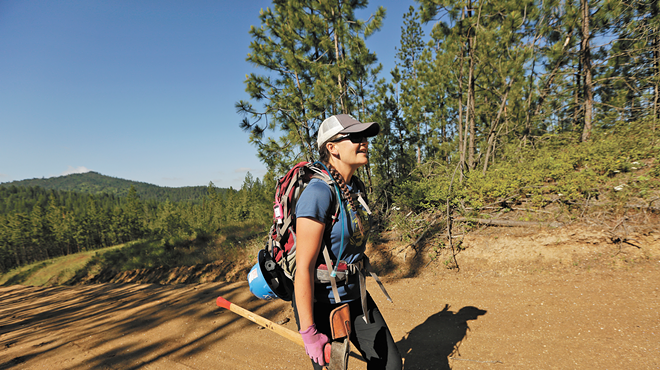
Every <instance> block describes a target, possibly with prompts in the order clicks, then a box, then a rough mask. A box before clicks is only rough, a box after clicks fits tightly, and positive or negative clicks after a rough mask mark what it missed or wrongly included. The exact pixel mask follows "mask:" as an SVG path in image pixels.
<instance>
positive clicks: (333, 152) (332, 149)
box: [325, 143, 339, 157]
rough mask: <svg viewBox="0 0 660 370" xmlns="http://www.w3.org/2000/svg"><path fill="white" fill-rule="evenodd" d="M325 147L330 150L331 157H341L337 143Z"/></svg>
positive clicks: (327, 144)
mask: <svg viewBox="0 0 660 370" xmlns="http://www.w3.org/2000/svg"><path fill="white" fill-rule="evenodd" d="M325 147H326V148H327V149H328V153H330V155H331V156H334V157H339V149H337V145H336V144H335V143H326V144H325Z"/></svg>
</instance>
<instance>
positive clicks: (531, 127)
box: [236, 0, 660, 218]
mask: <svg viewBox="0 0 660 370" xmlns="http://www.w3.org/2000/svg"><path fill="white" fill-rule="evenodd" d="M366 6H367V1H366V0H356V1H350V2H346V1H339V0H334V1H333V0H331V1H323V2H317V1H274V2H273V6H272V7H270V8H268V9H266V10H263V11H262V12H261V14H260V19H261V24H260V25H258V26H253V27H252V29H251V31H250V34H251V36H252V43H251V44H250V53H249V54H248V56H247V60H248V61H250V62H251V63H252V64H253V65H254V67H255V69H256V71H255V72H254V73H252V74H250V75H249V76H247V78H246V80H245V84H246V91H247V92H248V93H249V94H250V97H251V98H250V99H249V100H242V101H238V102H237V103H236V109H237V111H238V112H239V113H241V114H242V115H243V120H242V122H241V123H240V126H241V127H242V128H243V129H244V130H246V131H249V132H250V133H251V139H250V140H251V141H252V143H254V145H255V146H256V147H257V148H258V151H259V155H260V157H261V159H262V160H263V162H265V163H266V164H267V165H268V168H269V169H270V171H271V172H270V175H271V176H273V177H277V176H281V175H282V173H283V172H284V171H286V169H287V168H289V167H290V166H291V164H292V163H295V162H297V161H299V160H310V159H314V158H315V157H316V156H317V153H316V145H315V140H316V135H317V131H318V127H319V125H320V124H321V122H322V121H323V120H324V119H325V118H327V117H329V116H331V115H333V114H340V113H348V114H352V115H353V116H354V117H356V118H357V119H359V120H360V121H362V122H372V121H374V122H379V123H380V125H381V133H380V134H379V135H378V136H377V137H375V138H373V139H372V140H371V142H370V166H367V167H364V171H362V172H361V173H360V174H359V175H360V176H361V177H362V178H363V179H364V180H365V183H367V184H368V186H369V187H370V190H371V201H372V202H375V203H376V206H377V208H379V210H380V214H381V216H384V218H391V217H389V216H392V217H393V216H395V214H394V213H392V210H400V211H401V212H405V213H404V214H409V212H413V213H420V212H426V213H431V214H433V213H438V212H445V213H447V214H448V215H451V214H454V212H459V213H461V214H472V215H474V216H478V215H479V214H480V213H481V212H482V211H484V210H486V209H489V208H498V209H502V210H507V209H509V210H510V209H511V208H512V207H513V206H515V205H521V204H524V205H525V207H527V208H526V209H529V210H533V209H537V210H538V209H540V208H542V207H545V206H547V205H549V204H553V205H558V206H559V207H561V209H562V210H563V211H565V212H568V213H567V215H568V216H569V217H570V215H571V212H575V211H576V209H577V214H578V215H579V214H584V210H583V208H584V204H585V202H586V203H588V205H595V204H598V205H602V206H605V207H609V208H608V209H614V208H617V207H618V209H624V208H626V207H627V206H630V204H629V203H630V201H631V199H632V198H630V197H633V196H634V197H638V198H639V199H636V200H635V201H636V202H641V203H640V204H644V205H645V206H646V207H655V206H657V203H655V204H654V203H653V202H654V201H655V200H657V198H658V192H657V190H658V175H659V174H660V171H659V170H658V162H657V157H658V151H659V149H660V147H659V141H658V139H659V135H658V119H659V118H660V110H659V109H658V103H659V96H660V16H659V13H658V2H657V1H654V0H623V1H620V0H619V1H609V0H579V1H555V0H544V1H535V0H526V1H518V0H516V1H508V0H496V1H493V0H487V1H481V0H458V1H456V0H417V1H416V2H415V3H413V4H411V6H410V8H409V11H408V12H407V13H406V14H404V15H403V23H404V26H403V27H402V28H401V37H400V40H399V41H398V43H396V42H393V47H396V51H397V53H396V63H395V65H396V67H395V68H393V70H391V71H382V66H381V64H379V61H378V60H377V56H376V55H375V53H374V52H372V51H370V50H369V47H368V45H369V42H368V41H369V37H370V36H371V35H372V34H373V33H374V32H378V30H379V28H380V27H381V25H382V24H383V22H386V21H387V18H386V15H387V10H386V9H385V8H383V7H379V8H378V9H377V10H376V11H375V12H374V13H372V14H371V15H370V17H369V18H368V19H366V20H363V19H358V18H357V17H356V11H357V10H360V9H364V8H366ZM424 29H430V32H428V34H427V33H425V32H424ZM383 76H385V77H383ZM361 170H362V169H361ZM639 171H642V172H639ZM615 187H616V190H614V188H615ZM388 215H389V216H388Z"/></svg>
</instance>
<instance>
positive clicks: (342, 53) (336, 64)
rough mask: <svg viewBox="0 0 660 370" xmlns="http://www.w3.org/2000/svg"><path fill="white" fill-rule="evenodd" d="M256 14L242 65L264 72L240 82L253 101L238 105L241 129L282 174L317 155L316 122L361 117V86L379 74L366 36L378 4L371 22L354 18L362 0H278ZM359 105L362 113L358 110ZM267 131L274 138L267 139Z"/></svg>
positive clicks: (376, 22)
mask: <svg viewBox="0 0 660 370" xmlns="http://www.w3.org/2000/svg"><path fill="white" fill-rule="evenodd" d="M273 5H274V6H273V7H272V8H270V7H269V8H267V9H266V10H262V11H261V13H260V17H259V18H260V20H261V26H260V27H254V26H253V27H252V28H251V30H250V34H251V36H252V39H253V41H252V43H251V44H250V49H251V51H250V53H249V54H248V57H247V60H248V61H249V62H251V63H252V64H254V65H255V66H256V67H260V68H263V69H264V70H265V71H266V74H265V75H257V74H255V73H252V74H250V75H249V76H247V78H246V80H245V84H246V91H247V92H248V93H249V94H250V98H251V99H252V100H253V101H254V102H255V103H256V104H257V106H253V105H252V103H250V102H247V101H239V102H238V103H236V108H237V110H238V112H240V113H242V114H243V115H244V116H245V118H244V120H243V122H242V123H241V127H242V128H243V129H245V130H248V131H250V132H251V138H250V140H251V142H252V143H254V144H255V145H256V146H257V147H258V152H259V157H260V158H261V160H262V161H263V162H264V163H266V165H267V166H268V168H269V170H270V171H273V172H275V173H278V174H283V173H284V172H285V170H286V169H288V168H289V167H290V165H291V164H292V163H293V162H295V161H297V160H299V159H307V160H310V159H311V158H313V157H314V154H315V152H316V150H317V149H316V144H315V139H316V136H317V130H318V126H319V124H320V123H321V122H322V121H323V120H324V119H325V118H327V117H328V116H331V115H333V114H339V113H348V114H353V115H355V116H356V117H357V118H358V119H360V114H361V113H362V114H364V113H365V110H364V109H363V108H364V107H363V105H362V103H364V99H365V96H366V91H365V88H366V87H368V86H369V83H370V81H372V80H374V78H375V77H374V76H375V73H376V72H377V66H375V63H376V55H375V54H374V53H373V52H370V51H369V50H368V49H367V47H366V45H365V42H364V38H365V37H367V36H369V34H371V33H372V32H374V31H375V30H377V29H378V28H379V27H380V24H381V22H382V19H383V17H384V15H385V10H384V9H383V8H382V7H381V8H379V9H378V11H377V12H376V14H374V15H373V17H372V18H371V20H370V21H369V22H364V21H362V20H359V19H356V17H355V13H354V12H355V10H357V9H362V8H365V7H366V5H367V1H366V0H356V1H351V2H344V1H340V0H327V1H322V2H319V1H312V0H289V1H286V0H279V1H274V2H273ZM361 108H362V109H361ZM267 130H273V131H277V132H280V133H282V136H281V137H279V138H270V137H268V138H265V137H264V133H265V132H266V131H267Z"/></svg>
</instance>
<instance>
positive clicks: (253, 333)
mask: <svg viewBox="0 0 660 370" xmlns="http://www.w3.org/2000/svg"><path fill="white" fill-rule="evenodd" d="M654 240H657V238H656V239H654ZM537 244H538V243H537ZM541 244H542V243H541ZM541 244H539V245H541ZM557 245H558V244H557V243H555V244H553V246H552V248H559V247H558V246H557ZM548 248H550V247H548ZM572 248H575V246H573V247H572ZM611 248H612V246H611V245H610V246H606V245H595V246H594V247H593V248H592V251H591V252H594V250H595V251H596V252H597V251H598V250H601V251H604V250H611ZM468 250H469V249H468ZM487 250H488V251H489V252H488V253H495V254H497V253H499V252H498V249H497V245H495V244H493V243H490V244H489V247H488V249H487ZM574 250H575V249H574ZM472 253H473V254H472V255H470V254H467V253H466V254H465V256H464V257H463V256H462V257H460V258H461V259H460V260H459V261H463V267H462V270H461V272H460V273H456V272H455V271H449V270H446V269H443V267H442V265H441V264H431V265H430V266H429V267H427V268H425V269H424V270H423V271H421V272H419V273H417V274H416V275H415V277H413V278H401V277H399V278H390V279H387V280H389V281H388V282H387V288H388V290H389V292H390V294H391V295H392V297H393V299H394V302H395V303H394V304H390V303H388V302H387V301H385V300H384V298H383V296H382V294H381V293H380V291H379V290H378V288H377V287H375V286H370V290H371V291H372V292H374V293H373V297H374V299H375V300H376V301H377V303H378V304H379V307H380V308H381V310H382V312H383V314H384V316H385V318H386V320H387V321H388V323H389V325H390V327H391V330H392V332H393V335H394V337H395V339H396V340H397V341H398V343H397V344H398V347H399V350H400V352H401V353H402V355H403V357H404V363H405V369H408V370H410V369H457V370H460V369H660V312H659V311H658V308H660V296H659V289H660V284H659V283H660V258H658V255H657V254H655V253H656V250H655V249H652V250H651V252H649V250H648V249H646V250H645V251H643V252H637V251H635V250H633V251H632V252H631V253H642V254H643V255H644V258H643V259H642V260H635V259H634V258H632V257H630V256H628V258H632V259H631V261H633V260H634V261H636V262H634V263H633V262H631V263H622V264H619V265H616V266H611V263H610V262H611V261H609V260H608V261H600V262H599V263H596V262H594V263H593V265H592V266H591V267H590V268H585V267H583V266H584V261H585V260H586V259H587V257H585V256H586V255H583V256H582V257H579V256H578V257H575V256H574V257H573V259H572V261H579V263H578V264H576V263H575V262H572V263H571V262H569V261H567V260H566V259H565V260H564V261H563V262H562V263H561V264H558V263H557V261H556V260H552V261H549V260H548V258H546V260H544V263H540V262H538V263H536V264H530V263H527V264H522V263H519V262H515V261H514V262H515V263H513V262H511V261H510V263H508V264H499V263H497V262H498V261H495V260H494V259H493V258H494V257H492V256H491V257H488V256H486V254H485V253H486V249H484V250H482V251H481V252H479V251H478V249H477V248H474V252H472ZM530 253H531V252H530ZM625 253H627V252H626V251H624V254H625ZM644 253H645V254H644ZM532 254H534V253H532ZM561 255H564V256H565V254H561ZM617 256H621V254H617ZM483 258H490V259H493V261H492V263H491V264H484V263H481V262H479V261H480V259H483ZM580 258H582V259H580ZM520 266H524V268H521V267H520ZM558 266H563V267H562V268H558ZM370 284H371V282H370ZM218 295H222V296H224V297H225V298H227V299H229V300H230V301H232V302H234V303H236V304H239V305H241V306H243V307H245V308H248V309H250V310H253V311H255V312H257V313H258V314H260V315H262V316H265V317H268V318H270V319H272V320H273V321H286V320H287V319H289V321H288V322H287V323H285V324H284V325H285V326H287V327H289V328H291V329H293V330H295V323H294V322H293V313H292V310H291V309H290V307H289V306H288V305H287V304H286V303H284V302H280V301H276V302H263V301H259V300H257V299H255V298H253V297H252V296H251V294H250V293H249V291H248V289H247V286H246V284H245V283H242V282H240V283H231V284H229V283H205V284H198V285H177V286H160V285H156V284H121V285H116V284H99V285H89V286H77V287H52V288H36V287H25V286H11V287H2V288H0V369H9V368H11V369H55V370H59V369H307V368H309V367H308V361H309V360H308V359H307V356H306V355H305V353H304V350H303V349H302V348H300V347H297V346H295V345H293V344H291V343H290V342H287V341H286V340H285V339H282V338H280V337H278V336H277V335H275V334H273V333H272V332H270V331H267V330H264V329H259V328H258V327H257V326H256V325H254V324H252V323H251V322H249V321H247V320H245V319H242V318H240V317H238V316H236V315H235V314H233V313H231V312H228V311H224V310H223V309H220V308H217V307H216V306H215V298H216V297H217V296H218ZM349 365H350V367H351V369H365V368H366V366H365V365H364V363H363V362H361V360H360V359H359V358H358V357H356V356H354V357H353V358H351V360H350V362H349Z"/></svg>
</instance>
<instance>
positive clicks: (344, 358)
mask: <svg viewBox="0 0 660 370" xmlns="http://www.w3.org/2000/svg"><path fill="white" fill-rule="evenodd" d="M215 304H216V305H217V306H218V307H222V308H225V309H227V310H229V311H231V312H233V313H235V314H238V315H240V316H242V317H244V318H246V319H248V320H250V321H252V322H254V323H256V324H258V325H261V326H263V327H264V328H266V329H269V330H271V331H273V332H275V333H276V334H279V335H281V336H283V337H284V338H286V339H288V340H290V341H292V342H294V343H296V344H298V345H299V346H302V347H303V348H304V347H305V343H304V342H303V340H302V337H301V336H300V333H297V332H295V331H293V330H290V329H287V328H285V327H284V326H282V325H278V324H276V323H274V322H272V321H270V320H268V319H266V318H264V317H261V316H259V315H257V314H255V313H253V312H251V311H248V310H246V309H244V308H242V307H240V306H237V305H235V304H233V303H231V302H229V301H228V300H226V299H224V298H222V297H218V299H216V301H215ZM350 316H351V315H350V311H349V308H348V304H345V305H343V306H340V307H337V308H335V309H334V310H332V312H331V313H330V327H331V329H332V342H330V343H328V344H326V345H325V348H324V349H323V353H324V357H325V362H326V363H327V364H328V365H327V367H326V369H328V370H347V369H348V354H349V337H350V333H351V320H350Z"/></svg>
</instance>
